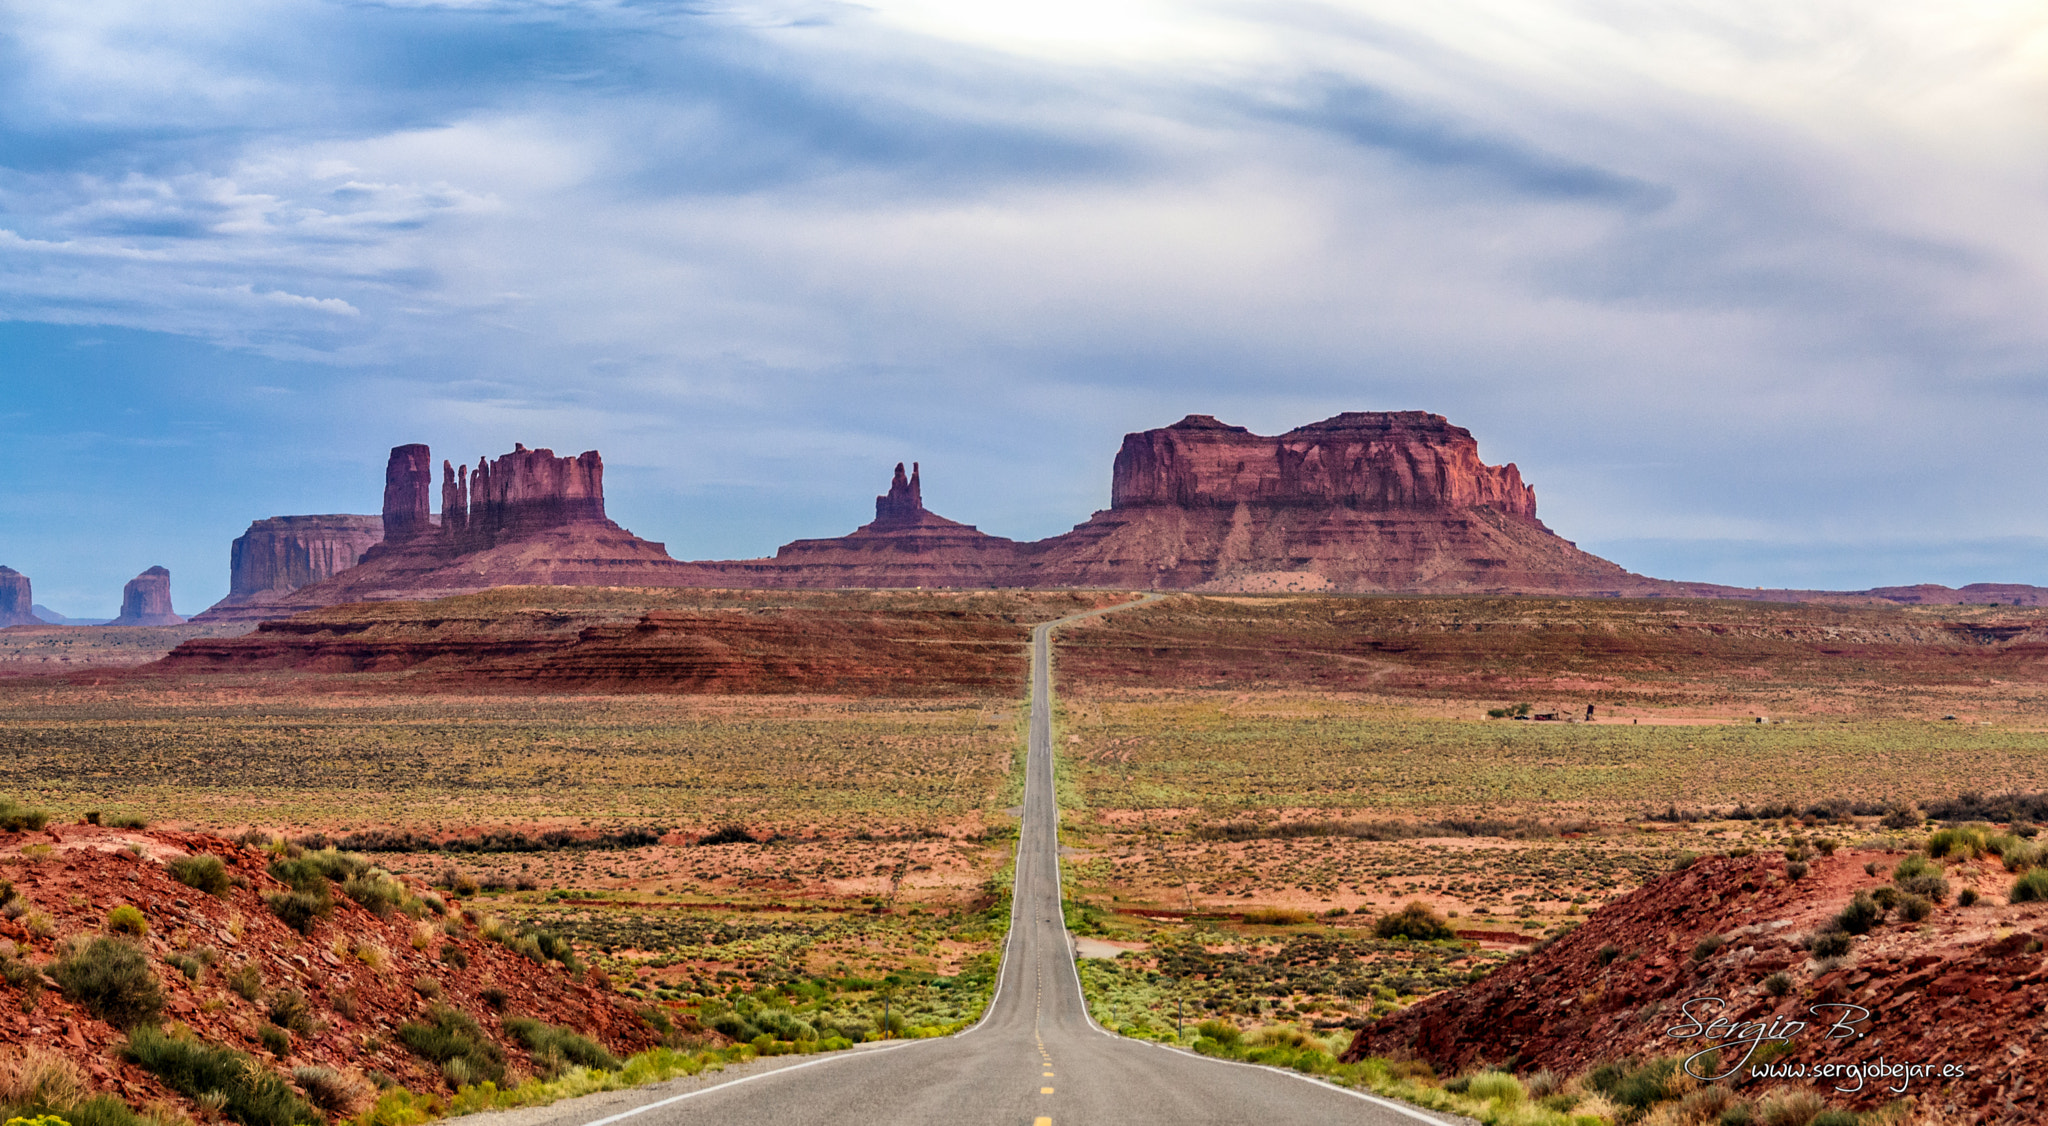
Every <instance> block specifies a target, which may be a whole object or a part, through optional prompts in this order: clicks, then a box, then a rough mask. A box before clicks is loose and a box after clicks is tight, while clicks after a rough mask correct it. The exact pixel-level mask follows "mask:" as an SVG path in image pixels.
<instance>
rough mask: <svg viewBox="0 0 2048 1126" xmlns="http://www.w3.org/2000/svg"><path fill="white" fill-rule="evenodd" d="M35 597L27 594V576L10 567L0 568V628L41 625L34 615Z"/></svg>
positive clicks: (40, 620)
mask: <svg viewBox="0 0 2048 1126" xmlns="http://www.w3.org/2000/svg"><path fill="white" fill-rule="evenodd" d="M35 604H36V601H35V596H34V595H32V594H30V593H29V585H28V576H27V575H24V574H22V573H21V572H20V571H17V570H15V569H14V568H12V567H0V628H5V627H7V626H34V625H41V624H42V619H40V618H38V617H36V615H35Z"/></svg>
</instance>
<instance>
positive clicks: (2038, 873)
mask: <svg viewBox="0 0 2048 1126" xmlns="http://www.w3.org/2000/svg"><path fill="white" fill-rule="evenodd" d="M2012 901H2013V902H2014V903H2043V902H2048V868H2035V869H2033V870H2032V871H2030V872H2026V873H2023V874H2022V875H2021V876H2020V878H2019V879H2017V880H2014V881H2013V882H2012Z"/></svg>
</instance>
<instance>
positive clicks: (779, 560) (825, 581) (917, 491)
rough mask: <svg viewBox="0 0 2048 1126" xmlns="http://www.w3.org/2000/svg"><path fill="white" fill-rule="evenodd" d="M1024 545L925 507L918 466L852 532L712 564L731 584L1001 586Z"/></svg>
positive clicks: (894, 484)
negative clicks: (869, 519)
mask: <svg viewBox="0 0 2048 1126" xmlns="http://www.w3.org/2000/svg"><path fill="white" fill-rule="evenodd" d="M1018 548H1019V545H1018V543H1017V541H1015V540H1007V539H1003V538H1002V537H1000V536H991V535H989V534H988V533H986V532H983V531H980V530H979V529H977V528H975V527H974V525H972V524H962V523H959V522H958V521H955V520H948V519H946V518H945V517H943V516H940V515H938V514H937V513H934V512H932V511H930V510H928V509H926V508H925V506H924V487H923V482H922V481H921V480H920V474H919V470H918V467H917V466H916V465H915V464H913V465H912V466H911V470H910V475H909V476H908V477H905V476H904V474H903V464H902V463H901V462H898V463H897V464H896V475H895V478H894V479H893V480H891V481H890V482H889V491H888V492H887V493H884V494H882V495H881V496H878V497H876V498H875V518H874V520H873V521H872V522H871V523H867V524H863V525H861V526H860V527H859V528H856V529H854V531H853V533H852V534H851V535H845V536H838V537H835V538H833V539H818V540H797V541H795V542H793V543H788V544H784V545H783V546H782V548H781V549H780V550H779V551H777V552H776V553H775V558H773V559H763V560H745V561H741V562H738V563H726V564H710V565H708V566H712V567H717V568H720V572H719V574H720V578H721V579H722V580H723V581H725V582H730V583H734V584H736V585H745V586H767V587H813V588H815V587H865V588H895V587H999V586H1006V585H1009V583H1008V582H1007V580H1008V579H1009V577H1010V575H1011V573H1012V572H1013V571H1015V569H1016V566H1017V560H1018Z"/></svg>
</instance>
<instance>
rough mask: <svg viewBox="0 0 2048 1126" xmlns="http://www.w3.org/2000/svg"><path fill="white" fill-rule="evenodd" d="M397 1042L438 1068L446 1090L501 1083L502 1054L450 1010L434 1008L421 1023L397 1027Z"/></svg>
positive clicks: (502, 1075) (462, 1018)
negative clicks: (445, 1082)
mask: <svg viewBox="0 0 2048 1126" xmlns="http://www.w3.org/2000/svg"><path fill="white" fill-rule="evenodd" d="M398 1040H399V1042H400V1043H402V1044H404V1045H405V1046H406V1047H407V1048H409V1049H411V1051H412V1053H413V1054H414V1055H416V1056H418V1057H420V1058H421V1059H424V1060H430V1061H432V1062H434V1063H437V1064H439V1065H440V1066H441V1074H442V1075H444V1076H445V1077H447V1079H448V1083H449V1085H450V1086H453V1087H457V1088H460V1087H467V1086H473V1085H475V1084H477V1083H484V1082H490V1083H503V1082H504V1081H505V1050H504V1049H503V1048H500V1047H498V1045H497V1044H496V1043H494V1042H493V1041H492V1040H491V1038H490V1037H489V1036H486V1035H485V1034H484V1030H483V1029H481V1028H479V1027H477V1023H476V1022H475V1021H473V1020H471V1019H469V1018H468V1017H466V1016H464V1015H463V1014H461V1013H459V1012H457V1011H456V1010H454V1009H451V1008H448V1007H446V1006H443V1005H436V1006H435V1007H434V1008H433V1010H432V1011H431V1012H429V1013H428V1014H427V1019H426V1020H425V1021H422V1022H418V1023H414V1024H402V1025H400V1026H398Z"/></svg>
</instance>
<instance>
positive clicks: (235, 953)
mask: <svg viewBox="0 0 2048 1126" xmlns="http://www.w3.org/2000/svg"><path fill="white" fill-rule="evenodd" d="M0 804H7V805H9V807H10V810H9V812H10V813H15V812H19V810H18V808H17V807H13V806H12V803H0ZM18 823H19V822H18V821H17V824H18ZM307 855H308V856H312V857H314V858H315V859H316V860H317V859H318V858H319V854H307ZM205 856H214V857H218V858H220V861H221V867H220V869H219V870H218V871H219V875H220V876H221V877H223V878H221V879H216V880H215V881H212V883H213V885H214V888H215V890H214V891H213V892H211V893H209V891H207V890H204V889H202V888H197V887H192V886H187V885H186V884H185V883H181V882H180V881H179V880H178V879H175V878H173V871H172V868H171V865H173V864H175V863H177V862H179V861H182V860H185V859H186V858H190V857H205ZM278 858H279V856H278V854H277V853H274V852H266V851H265V850H264V849H261V848H258V847H253V846H250V845H244V844H238V843H236V842H234V841H229V840H225V839H222V838H219V837H213V836H208V835H204V834H196V833H181V832H158V831H144V830H130V829H118V828H112V827H101V826H96V825H76V826H74V825H65V826H53V827H48V828H44V829H41V830H37V831H26V830H23V831H15V832H0V877H4V878H5V880H6V881H7V883H6V886H4V887H0V892H4V893H5V894H4V895H0V899H4V900H5V903H4V906H0V970H4V971H5V972H4V973H0V1043H4V1044H11V1045H20V1046H23V1047H26V1048H30V1049H31V1050H37V1049H40V1050H44V1051H49V1050H54V1051H55V1052H57V1053H60V1054H61V1055H63V1056H65V1057H68V1058H69V1059H70V1060H71V1061H72V1062H73V1063H74V1064H75V1065H76V1066H77V1067H78V1068H79V1069H82V1071H83V1072H84V1073H85V1075H86V1076H88V1077H89V1082H90V1086H91V1087H92V1088H93V1091H92V1092H91V1093H94V1094H111V1095H113V1096H115V1097H117V1098H119V1099H120V1100H122V1101H123V1102H125V1103H127V1104H128V1105H129V1106H131V1107H136V1108H143V1107H148V1106H151V1105H153V1104H154V1105H156V1106H158V1107H159V1108H165V1107H167V1108H170V1109H175V1110H181V1111H182V1112H184V1113H186V1114H189V1115H191V1116H193V1117H194V1118H195V1119H196V1120H199V1121H207V1120H210V1119H212V1118H215V1117H217V1114H209V1113H208V1112H207V1110H206V1109H205V1108H202V1107H200V1106H199V1104H198V1103H196V1102H195V1101H194V1100H193V1099H191V1098H188V1097H186V1096H185V1095H182V1094H180V1093H178V1092H177V1091H175V1090H173V1089H171V1087H170V1086H168V1085H166V1084H165V1082H164V1081H163V1080H162V1079H160V1078H159V1077H158V1076H157V1075H155V1074H153V1073H151V1072H150V1071H148V1070H146V1069H144V1068H143V1067H141V1066H139V1065H138V1064H136V1063H134V1062H131V1061H130V1060H129V1059H127V1058H126V1057H125V1056H124V1053H123V1047H124V1045H125V1044H126V1042H127V1039H128V1030H127V1029H125V1028H123V1027H117V1026H116V1024H115V1023H110V1022H109V1020H108V1019H102V1016H99V1015H95V1013H94V1011H93V1010H94V1009H95V1008H97V1009H99V1010H101V1011H102V1012H103V1013H104V1012H105V1010H106V1008H107V1007H106V1005H105V1004H99V1005H94V1004H92V1003H91V1000H90V998H88V997H87V996H86V993H87V992H88V990H83V989H80V988H78V987H77V983H76V981H75V979H72V980H67V977H66V974H65V972H64V971H63V969H62V968H61V967H62V964H63V962H64V961H65V959H66V958H67V957H77V956H78V952H79V951H80V950H82V949H84V948H85V947H88V946H90V945H91V944H93V943H95V942H104V941H113V942H118V943H121V944H123V945H125V946H126V947H128V948H130V949H132V950H134V951H137V952H139V953H140V954H141V957H142V960H143V962H144V963H145V964H146V967H147V976H148V977H151V978H153V979H154V981H155V983H156V986H157V992H158V994H159V997H160V1006H158V1008H159V1011H158V1012H157V1013H156V1014H155V1015H154V1016H153V1017H150V1018H149V1019H146V1020H143V1021H140V1022H136V1021H133V1020H132V1019H129V1018H124V1017H121V1016H118V1015H117V1016H115V1017H114V1019H115V1020H116V1021H118V1022H119V1023H121V1024H136V1023H140V1024H145V1025H148V1024H155V1025H160V1026H162V1027H165V1028H169V1029H172V1030H174V1031H178V1030H182V1031H180V1032H179V1034H181V1035H182V1034H186V1033H189V1035H190V1036H192V1037H196V1038H197V1039H198V1041H200V1042H202V1043H204V1044H208V1045H214V1046H222V1047H227V1048H231V1049H234V1050H237V1051H240V1052H243V1053H246V1054H247V1055H248V1056H250V1057H252V1058H253V1059H254V1060H255V1061H256V1066H257V1067H259V1068H265V1069H269V1070H271V1071H273V1072H275V1073H276V1074H278V1075H281V1076H283V1077H285V1078H287V1079H291V1078H293V1075H294V1069H299V1068H322V1069H326V1070H328V1071H330V1072H332V1073H333V1074H334V1075H335V1076H336V1079H335V1080H334V1081H333V1082H332V1083H330V1084H329V1085H328V1090H327V1091H325V1092H323V1093H324V1094H326V1095H327V1096H329V1100H330V1101H329V1102H328V1103H327V1109H329V1110H330V1111H333V1112H335V1113H344V1112H356V1111H360V1110H361V1109H363V1107H364V1106H366V1105H367V1103H368V1101H369V1100H370V1099H371V1097H372V1096H373V1095H374V1093H375V1092H376V1090H377V1088H378V1087H379V1086H387V1087H388V1086H390V1085H393V1084H397V1085H402V1086H404V1087H406V1088H408V1089H410V1090H412V1091H415V1092H423V1093H437V1092H438V1093H441V1094H444V1095H445V1094H447V1093H449V1092H450V1091H451V1090H452V1089H453V1085H452V1084H451V1081H450V1075H451V1072H450V1070H449V1069H445V1068H443V1067H441V1066H439V1065H438V1064H437V1063H436V1062H434V1061H430V1060H428V1059H424V1058H422V1057H421V1056H419V1055H416V1054H414V1053H413V1052H412V1051H409V1050H408V1049H407V1047H406V1046H405V1043H404V1036H403V1034H402V1031H401V1030H402V1026H405V1025H407V1024H431V1023H433V1022H435V1021H436V1020H437V1019H439V1018H440V1016H441V1014H444V1013H449V1012H453V1013H457V1014H460V1015H461V1016H462V1017H464V1018H467V1019H468V1020H469V1021H473V1022H474V1023H475V1025H476V1026H477V1027H478V1028H480V1029H481V1030H482V1031H483V1032H484V1034H485V1035H486V1036H487V1037H488V1038H489V1039H490V1040H491V1041H492V1042H493V1043H494V1045H495V1047H496V1050H497V1051H498V1052H499V1053H500V1054H501V1057H502V1062H503V1064H504V1067H505V1071H506V1073H507V1075H508V1076H509V1077H510V1078H512V1079H516V1078H517V1077H518V1075H519V1074H521V1073H523V1074H526V1075H536V1074H545V1073H546V1072H547V1071H548V1070H549V1069H550V1068H551V1067H552V1066H553V1064H552V1062H551V1061H548V1060H539V1059H536V1058H535V1054H534V1053H533V1052H531V1051H529V1050H528V1049H527V1048H526V1047H525V1046H524V1045H523V1044H522V1043H521V1041H520V1040H519V1039H518V1038H517V1037H516V1036H513V1035H508V1034H507V1030H506V1028H505V1025H506V1022H507V1021H508V1020H512V1019H513V1018H515V1017H527V1018H532V1019H535V1020H538V1021H541V1022H544V1023H546V1024H548V1025H551V1026H556V1027H559V1028H566V1029H569V1030H573V1031H575V1032H577V1033H580V1034H582V1035H584V1036H587V1037H589V1038H591V1039H593V1040H595V1041H597V1042H598V1043H600V1044H602V1045H603V1046H604V1047H605V1048H607V1049H609V1050H610V1051H611V1052H613V1053H616V1054H617V1055H619V1056H624V1055H627V1054H629V1053H631V1052H635V1051H638V1050H641V1049H644V1048H647V1047H650V1046H653V1045H655V1044H656V1043H658V1042H660V1040H661V1034H660V1033H659V1032H657V1030H656V1029H655V1028H654V1027H653V1026H652V1025H650V1024H649V1023H648V1021H647V1020H646V1019H645V1018H643V1017H642V1016H641V1015H639V1014H638V1013H637V1012H636V1011H635V1010H634V1009H633V1008H630V1007H629V1006H628V1005H627V1004H626V1003H625V1002H624V1001H623V1000H622V999H619V998H617V997H615V996H614V995H612V994H611V993H610V992H609V991H608V990H607V989H606V988H605V987H604V985H603V984H602V982H601V980H593V979H592V978H590V977H588V976H586V975H585V974H583V973H581V972H572V971H573V970H575V956H574V954H573V952H572V951H570V950H569V949H568V947H567V946H566V944H560V945H558V944H557V943H555V942H554V941H553V940H552V939H538V938H536V936H529V935H522V934H520V933H518V932H516V931H512V930H510V929H507V928H504V927H503V926H502V925H501V924H499V923H498V922H497V921H496V920H492V919H483V918H478V917H476V916H474V915H473V914H472V913H469V912H465V911H463V910H462V909H461V907H460V906H459V904H450V903H445V902H444V901H442V900H440V899H439V898H438V897H436V896H434V895H432V893H428V892H425V891H424V890H423V889H420V888H418V887H416V886H412V885H407V884H405V883H404V882H403V881H397V880H395V879H393V878H390V877H382V878H380V876H379V874H376V873H373V872H361V873H359V877H358V882H356V883H332V885H331V886H330V887H328V888H327V889H326V898H327V899H328V900H329V901H330V904H331V906H329V907H328V908H327V911H326V913H325V914H315V915H313V916H312V917H311V918H309V919H307V920H305V922H304V926H305V930H304V932H303V933H302V932H301V931H300V930H297V929H294V928H293V927H292V926H291V925H288V924H287V923H286V922H285V921H284V919H282V918H280V917H279V914H278V913H276V912H275V911H274V909H273V908H272V907H271V906H270V905H269V904H268V903H267V902H266V896H272V897H276V896H285V895H288V894H289V893H290V892H291V891H292V890H293V889H292V888H291V887H289V886H287V885H286V884H285V883H284V882H282V881H280V880H279V879H278V878H276V877H275V876H274V875H273V874H272V863H273V861H275V860H276V859H278ZM357 861H358V862H359V861H360V858H357ZM202 882H206V881H202ZM301 882H302V883H303V882H304V880H303V878H302V879H301ZM372 889H374V890H372ZM357 894H360V895H361V896H362V897H363V898H364V899H365V900H366V901H367V902H369V904H370V906H365V905H364V903H361V902H357V900H356V898H353V897H352V896H354V895H357ZM316 898H318V896H316ZM373 908H375V909H373ZM138 932H139V933H138ZM487 936H488V937H487ZM543 947H545V948H546V949H548V950H550V951H552V952H553V953H554V954H555V955H556V957H555V958H548V957H547V956H546V955H545V954H543V953H541V949H542V948H543ZM522 950H524V953H522V952H521V951H522ZM564 959H566V961H565V960H564ZM145 1007H148V1006H145ZM280 1034H282V1035H280ZM457 1077H460V1076H459V1075H458V1076H457ZM302 1085H303V1084H302ZM501 1085H502V1084H501ZM337 1092H339V1093H340V1097H341V1098H340V1101H341V1105H335V1104H334V1102H333V1101H332V1098H333V1096H335V1094H336V1093H337ZM308 1094H309V1096H310V1095H312V1092H310V1091H309V1092H308ZM314 1101H316V1102H318V1101H321V1100H320V1099H318V1098H315V1099H314Z"/></svg>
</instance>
